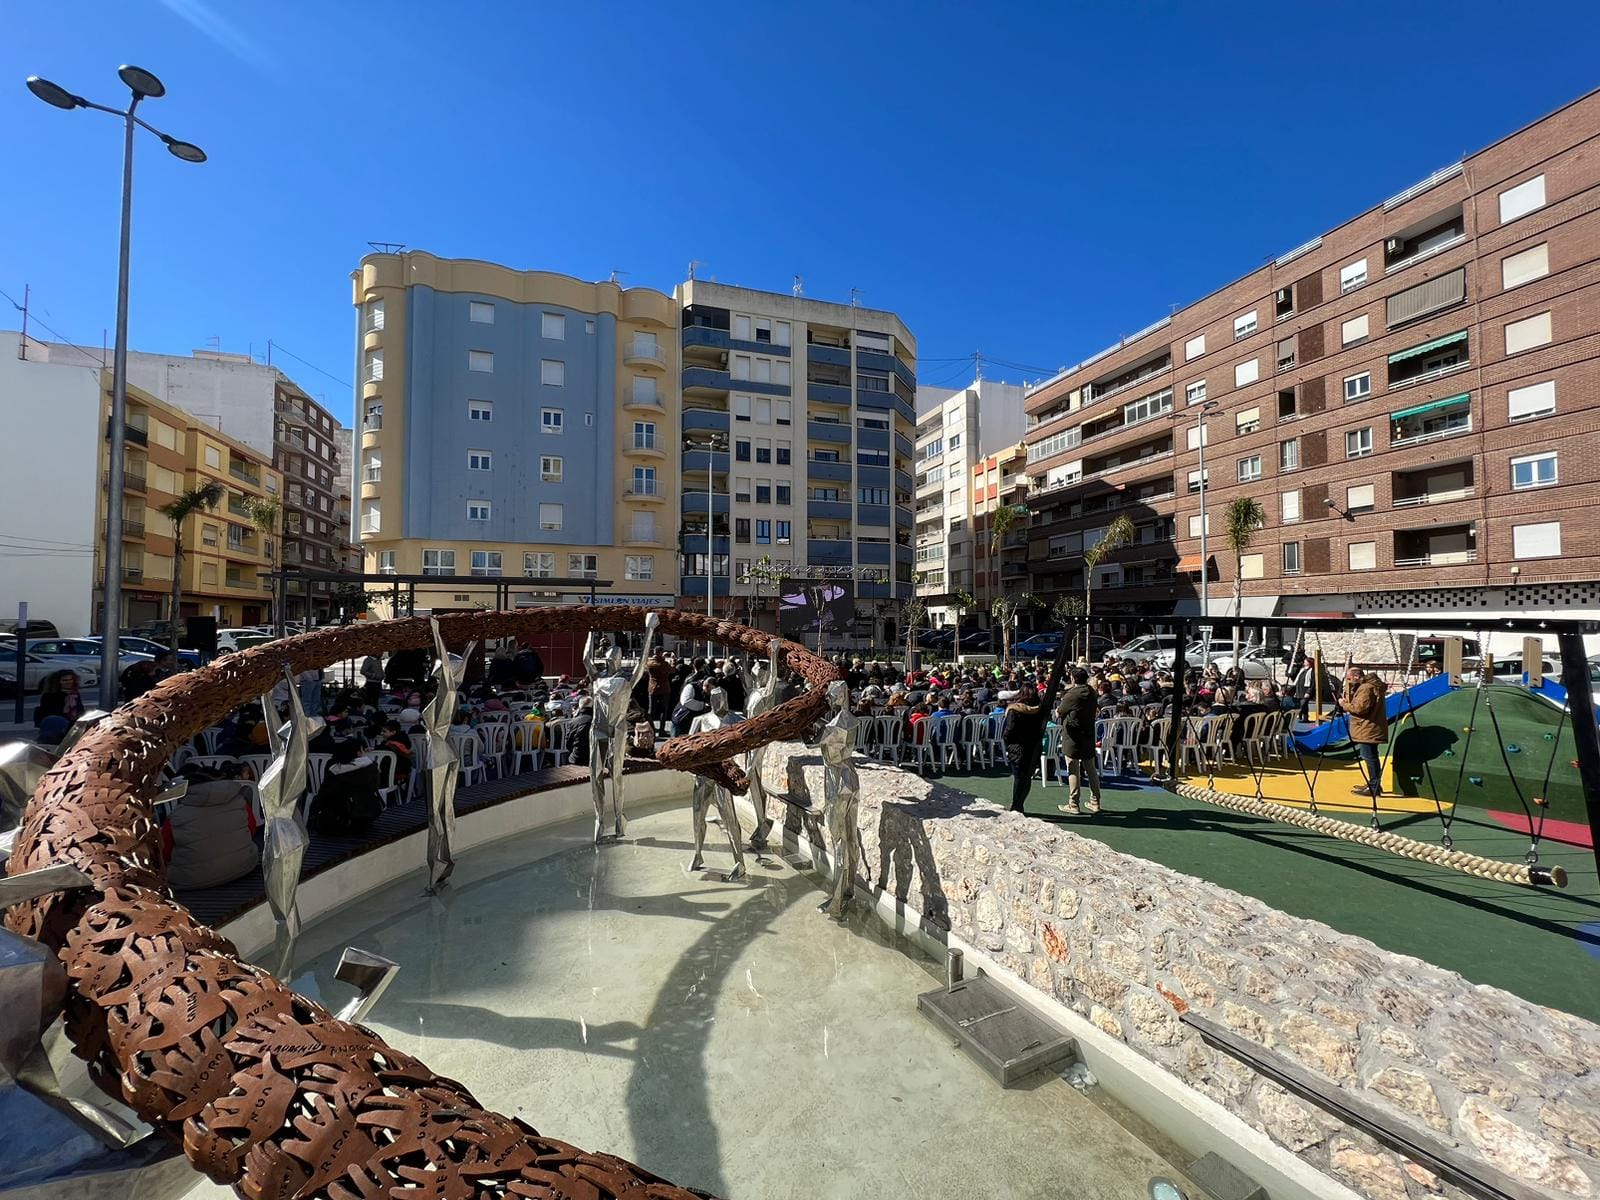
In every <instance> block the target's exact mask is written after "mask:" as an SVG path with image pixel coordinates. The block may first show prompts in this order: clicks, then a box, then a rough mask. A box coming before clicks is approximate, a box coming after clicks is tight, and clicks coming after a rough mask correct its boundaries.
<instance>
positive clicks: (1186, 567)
mask: <svg viewBox="0 0 1600 1200" xmlns="http://www.w3.org/2000/svg"><path fill="white" fill-rule="evenodd" d="M1204 565H1205V559H1203V558H1201V557H1200V556H1199V555H1198V554H1185V555H1184V556H1183V557H1182V558H1180V559H1178V567H1177V571H1178V574H1179V575H1198V574H1200V569H1201V568H1202V567H1203V566H1204Z"/></svg>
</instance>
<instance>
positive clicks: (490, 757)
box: [478, 713, 511, 779]
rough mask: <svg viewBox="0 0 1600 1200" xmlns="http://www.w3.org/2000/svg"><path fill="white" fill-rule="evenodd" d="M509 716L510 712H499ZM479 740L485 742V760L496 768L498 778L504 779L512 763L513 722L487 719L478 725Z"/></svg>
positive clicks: (495, 772) (495, 773)
mask: <svg viewBox="0 0 1600 1200" xmlns="http://www.w3.org/2000/svg"><path fill="white" fill-rule="evenodd" d="M499 715H501V716H504V717H509V716H510V715H511V714H510V713H501V714H499ZM478 741H479V742H481V743H482V744H483V761H484V762H485V763H487V764H488V765H489V766H491V767H493V768H494V775H495V778H496V779H504V778H505V777H506V775H507V773H508V772H507V768H508V767H509V766H510V765H511V724H510V722H509V721H486V722H485V723H484V724H482V725H479V726H478Z"/></svg>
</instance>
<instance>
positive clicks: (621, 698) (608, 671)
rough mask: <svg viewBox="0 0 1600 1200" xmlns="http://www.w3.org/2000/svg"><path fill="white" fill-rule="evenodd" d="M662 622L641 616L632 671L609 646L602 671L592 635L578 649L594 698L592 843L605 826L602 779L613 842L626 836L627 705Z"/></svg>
mask: <svg viewBox="0 0 1600 1200" xmlns="http://www.w3.org/2000/svg"><path fill="white" fill-rule="evenodd" d="M660 623H661V617H660V615H659V614H658V613H653V612H652V613H646V614H645V618H644V648H643V649H642V650H640V651H639V662H638V664H637V665H636V666H635V667H634V669H633V670H631V671H625V670H623V669H622V648H621V647H620V646H617V645H613V646H612V647H611V649H610V651H609V652H608V653H607V654H606V658H605V669H604V670H602V669H601V664H600V663H599V662H598V661H597V660H596V658H595V635H594V632H593V631H590V633H589V637H588V640H587V641H585V642H584V644H583V665H584V669H585V670H586V671H588V673H589V690H590V692H591V693H593V695H594V724H593V725H592V726H590V729H589V789H590V794H591V795H592V796H593V797H594V841H595V845H597V846H598V845H599V844H600V836H601V833H600V831H601V829H602V827H603V826H604V824H605V812H606V776H608V775H609V776H610V777H611V804H612V810H613V812H614V813H615V815H616V824H615V825H614V826H613V828H614V829H615V831H616V836H617V837H622V836H623V834H624V833H626V832H627V829H628V822H627V820H626V819H625V818H624V817H623V815H622V768H623V762H624V760H625V759H626V758H627V756H628V706H629V705H630V704H631V703H632V702H633V689H634V688H636V687H638V686H639V681H640V680H641V679H643V678H644V672H645V664H646V661H647V660H648V659H649V658H650V647H651V644H652V643H653V642H654V641H655V636H656V626H657V625H659V624H660Z"/></svg>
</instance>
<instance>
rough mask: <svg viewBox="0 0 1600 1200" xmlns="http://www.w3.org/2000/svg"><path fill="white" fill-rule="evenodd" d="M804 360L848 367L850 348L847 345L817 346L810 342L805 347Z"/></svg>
mask: <svg viewBox="0 0 1600 1200" xmlns="http://www.w3.org/2000/svg"><path fill="white" fill-rule="evenodd" d="M806 361H807V362H814V363H828V364H830V365H832V366H836V367H848V366H849V365H850V348H849V347H848V346H819V345H817V344H816V343H815V342H812V343H811V344H810V345H808V346H807V347H806Z"/></svg>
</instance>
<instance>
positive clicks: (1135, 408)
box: [950, 388, 1172, 450]
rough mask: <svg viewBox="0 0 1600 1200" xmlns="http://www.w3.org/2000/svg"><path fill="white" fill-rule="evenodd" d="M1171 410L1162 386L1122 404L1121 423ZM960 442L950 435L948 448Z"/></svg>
mask: <svg viewBox="0 0 1600 1200" xmlns="http://www.w3.org/2000/svg"><path fill="white" fill-rule="evenodd" d="M1171 411H1172V389H1171V388H1163V389H1162V390H1161V391H1159V392H1157V393H1155V395H1153V396H1144V397H1142V398H1141V399H1138V400H1135V401H1133V402H1132V403H1131V404H1124V405H1123V406H1122V423H1123V424H1124V425H1133V424H1135V423H1136V422H1139V421H1148V420H1149V419H1150V418H1151V417H1155V416H1160V415H1161V414H1162V413H1164V412H1171ZM960 444H961V435H960V434H951V435H950V448H951V449H952V450H954V449H955V448H956V447H957V446H959V445H960Z"/></svg>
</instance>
